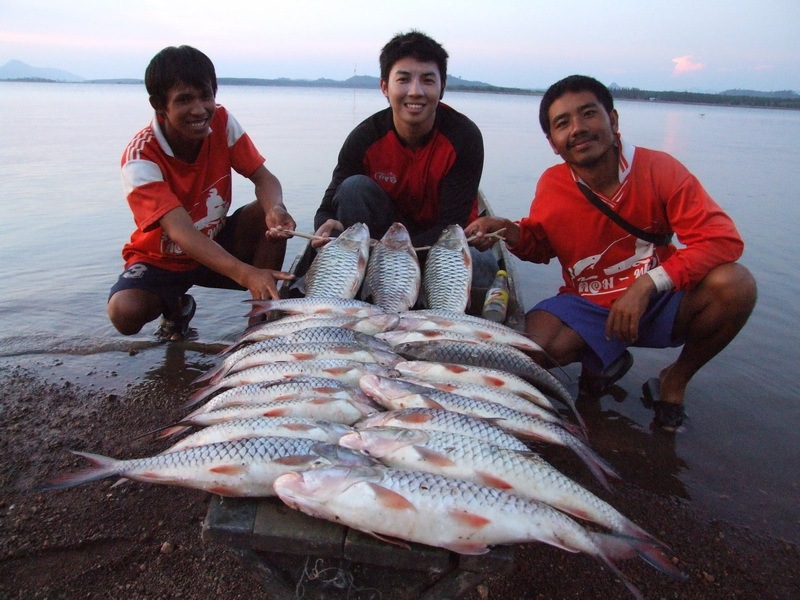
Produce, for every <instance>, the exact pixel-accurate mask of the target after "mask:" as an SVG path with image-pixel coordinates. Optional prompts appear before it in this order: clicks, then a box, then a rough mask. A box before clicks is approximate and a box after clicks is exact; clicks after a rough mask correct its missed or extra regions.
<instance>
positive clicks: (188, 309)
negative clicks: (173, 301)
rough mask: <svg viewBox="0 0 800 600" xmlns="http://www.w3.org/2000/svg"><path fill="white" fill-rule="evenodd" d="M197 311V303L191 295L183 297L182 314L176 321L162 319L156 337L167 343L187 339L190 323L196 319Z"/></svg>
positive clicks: (164, 317)
mask: <svg viewBox="0 0 800 600" xmlns="http://www.w3.org/2000/svg"><path fill="white" fill-rule="evenodd" d="M196 310H197V303H196V302H195V301H194V298H192V297H191V296H190V295H189V294H184V295H183V296H181V314H180V316H179V317H178V318H176V319H168V318H167V317H166V316H163V317H161V322H160V323H159V324H158V329H156V331H155V336H156V337H157V338H158V339H160V340H164V341H167V342H179V341H181V340H183V339H184V338H185V337H186V333H187V332H188V331H189V322H190V321H191V320H192V317H194V313H195V311H196Z"/></svg>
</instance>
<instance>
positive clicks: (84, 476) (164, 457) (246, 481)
mask: <svg viewBox="0 0 800 600" xmlns="http://www.w3.org/2000/svg"><path fill="white" fill-rule="evenodd" d="M328 446H330V445H328ZM73 454H76V455H78V456H81V457H83V458H85V459H87V460H88V461H90V462H91V463H92V466H90V467H89V468H87V469H85V470H83V471H79V472H76V473H67V474H64V475H60V476H58V477H56V478H54V479H53V480H51V481H50V482H49V483H48V484H46V485H44V486H41V487H39V488H37V489H38V490H40V491H49V490H58V489H64V488H69V487H73V486H76V485H81V484H84V483H89V482H93V481H99V480H102V479H106V478H108V477H123V478H125V479H133V480H136V481H143V482H146V483H158V484H165V485H175V486H180V487H187V488H193V489H198V490H204V491H207V492H211V493H214V494H218V495H220V496H231V497H234V496H236V497H238V496H246V497H253V496H255V497H261V496H274V495H275V493H274V490H273V483H274V481H275V479H276V478H277V477H278V476H280V475H282V474H284V473H286V472H288V471H291V470H297V469H313V468H315V467H320V466H330V465H332V464H334V463H333V462H332V460H331V458H330V457H331V456H336V457H337V458H336V459H335V460H336V461H337V464H338V463H339V461H343V462H344V461H346V462H345V464H354V465H367V464H371V463H372V462H373V461H372V460H370V459H369V458H368V457H365V456H363V455H360V454H359V453H357V452H353V451H350V450H346V449H344V448H342V447H341V446H339V447H338V449H337V448H329V447H327V448H326V445H325V444H324V443H322V442H318V441H317V440H312V439H305V438H285V437H253V438H246V439H241V440H236V441H232V442H218V443H215V444H208V445H204V446H197V447H194V448H187V449H185V450H178V451H176V452H168V453H165V454H156V455H154V456H148V457H144V458H134V459H129V460H117V459H115V458H111V457H108V456H102V455H100V454H93V453H90V452H80V451H73ZM326 456H327V457H326Z"/></svg>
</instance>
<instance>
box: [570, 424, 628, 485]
mask: <svg viewBox="0 0 800 600" xmlns="http://www.w3.org/2000/svg"><path fill="white" fill-rule="evenodd" d="M564 431H565V433H566V430H564ZM564 445H565V446H567V447H568V448H570V449H571V450H572V451H573V452H575V454H577V455H578V457H579V458H580V459H581V460H582V461H583V462H584V463H585V464H586V466H587V467H589V470H590V471H591V472H592V474H593V475H594V476H595V477H596V478H597V480H598V481H599V482H600V483H601V484H603V487H605V488H606V489H607V490H609V491H611V484H609V483H608V479H607V478H606V475H610V476H612V477H614V478H615V479H618V480H621V479H622V476H621V475H620V474H619V473H617V471H616V470H615V469H614V467H612V466H611V465H610V464H609V463H608V462H606V461H605V460H604V459H603V458H601V457H600V455H599V454H597V453H596V452H595V451H594V450H592V449H591V448H590V447H589V446H587V445H586V444H585V443H583V442H582V441H581V440H580V439H578V438H577V437H575V436H574V435H572V434H569V433H567V435H566V436H565V443H564Z"/></svg>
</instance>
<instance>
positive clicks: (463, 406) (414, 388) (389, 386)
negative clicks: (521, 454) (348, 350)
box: [359, 375, 621, 489]
mask: <svg viewBox="0 0 800 600" xmlns="http://www.w3.org/2000/svg"><path fill="white" fill-rule="evenodd" d="M359 385H360V386H361V389H362V390H363V391H364V392H365V393H366V394H367V395H368V396H369V397H371V398H373V399H374V400H375V401H376V402H377V403H378V404H380V405H381V406H383V407H384V408H386V409H388V410H397V409H401V408H440V409H445V410H452V411H455V412H460V413H465V414H468V415H472V416H474V417H482V418H487V419H493V421H494V423H495V424H496V425H498V426H499V427H502V428H503V429H505V430H506V431H510V432H511V433H513V434H515V435H518V436H522V437H525V438H530V439H535V440H538V441H542V442H547V443H550V444H555V445H557V446H563V447H565V448H568V449H569V450H571V451H572V452H574V453H575V454H576V455H577V456H578V458H580V459H581V460H582V461H583V462H584V464H585V465H586V466H587V467H588V468H589V470H590V471H591V472H592V474H593V475H594V476H595V477H596V478H597V480H598V481H599V482H600V483H601V484H602V485H603V486H604V487H606V488H607V489H610V485H609V483H608V480H607V479H606V475H610V476H612V477H614V478H616V479H621V478H620V476H619V474H618V473H617V472H616V470H615V469H614V468H613V467H612V466H611V465H610V464H608V463H607V462H606V461H605V460H603V459H602V458H601V457H600V456H598V455H597V453H595V452H594V451H593V450H592V449H591V448H590V447H589V446H588V445H587V444H586V443H585V442H584V441H583V440H581V439H580V438H578V437H577V436H575V435H574V434H572V433H570V432H569V431H567V430H566V429H564V428H563V427H561V426H559V425H558V424H556V423H551V422H548V421H544V420H542V419H540V418H538V417H534V416H531V415H528V414H525V413H522V412H520V411H518V410H514V409H513V408H508V407H507V406H503V405H502V404H497V403H495V402H487V401H485V400H476V399H474V398H468V397H466V396H461V395H459V394H452V393H448V392H444V391H442V390H434V389H433V388H427V387H425V386H421V385H416V384H413V383H409V382H407V381H403V380H400V379H392V378H389V377H381V376H379V375H364V376H362V377H361V379H360V380H359Z"/></svg>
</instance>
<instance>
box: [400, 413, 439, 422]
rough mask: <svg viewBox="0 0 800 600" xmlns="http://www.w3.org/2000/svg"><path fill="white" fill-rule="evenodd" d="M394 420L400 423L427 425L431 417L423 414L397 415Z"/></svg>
mask: <svg viewBox="0 0 800 600" xmlns="http://www.w3.org/2000/svg"><path fill="white" fill-rule="evenodd" d="M395 418H396V419H397V421H399V422H400V423H427V422H428V421H430V420H431V415H429V414H425V413H411V414H406V415H397V417H395Z"/></svg>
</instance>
